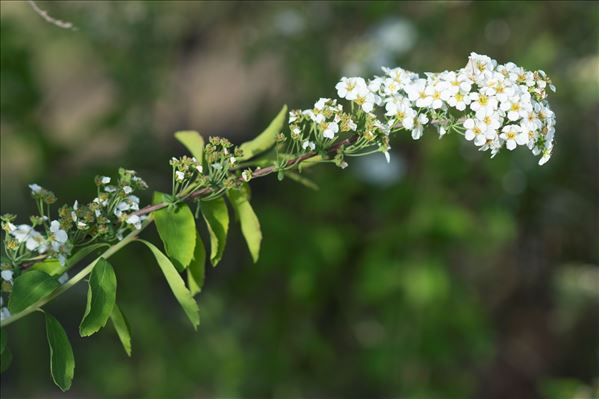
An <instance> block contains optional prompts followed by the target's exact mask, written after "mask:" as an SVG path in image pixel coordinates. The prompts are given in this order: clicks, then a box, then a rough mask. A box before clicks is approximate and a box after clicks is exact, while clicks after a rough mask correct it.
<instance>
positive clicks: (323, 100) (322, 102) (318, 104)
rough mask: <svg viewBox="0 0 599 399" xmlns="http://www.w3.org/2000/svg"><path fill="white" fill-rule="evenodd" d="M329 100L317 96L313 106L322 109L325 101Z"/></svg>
mask: <svg viewBox="0 0 599 399" xmlns="http://www.w3.org/2000/svg"><path fill="white" fill-rule="evenodd" d="M329 100H330V99H329V98H319V99H318V101H316V103H314V108H316V109H317V110H319V111H322V110H323V109H324V106H325V105H326V104H327V101H329Z"/></svg>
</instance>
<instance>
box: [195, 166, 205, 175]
mask: <svg viewBox="0 0 599 399" xmlns="http://www.w3.org/2000/svg"><path fill="white" fill-rule="evenodd" d="M196 170H197V171H198V172H199V173H202V172H203V171H204V168H202V165H196Z"/></svg>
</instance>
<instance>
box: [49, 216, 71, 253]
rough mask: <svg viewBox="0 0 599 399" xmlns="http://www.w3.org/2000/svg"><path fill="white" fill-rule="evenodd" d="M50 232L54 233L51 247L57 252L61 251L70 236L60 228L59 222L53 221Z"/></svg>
mask: <svg viewBox="0 0 599 399" xmlns="http://www.w3.org/2000/svg"><path fill="white" fill-rule="evenodd" d="M50 232H51V233H52V234H51V236H50V237H49V238H50V245H51V246H52V249H53V250H54V251H55V252H58V251H60V248H61V247H62V246H63V245H64V244H65V243H66V242H67V240H68V239H69V236H68V235H67V232H66V231H64V230H63V229H61V228H60V223H59V222H58V221H57V220H53V221H52V222H51V223H50Z"/></svg>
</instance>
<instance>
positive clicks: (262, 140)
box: [238, 105, 287, 161]
mask: <svg viewBox="0 0 599 399" xmlns="http://www.w3.org/2000/svg"><path fill="white" fill-rule="evenodd" d="M286 117H287V105H284V106H283V108H282V109H281V111H279V113H278V114H277V116H275V118H274V119H273V120H272V122H270V124H269V125H268V127H267V128H266V129H264V131H263V132H262V133H260V134H259V135H258V136H257V137H256V138H254V139H253V140H250V141H247V142H245V143H243V144H241V145H240V146H239V148H241V150H243V155H242V156H241V157H239V159H238V160H239V161H245V160H247V159H250V158H252V157H254V156H256V155H258V154H260V153H261V152H264V151H266V150H268V149H269V148H270V147H272V146H273V145H274V144H275V141H276V139H277V134H279V133H280V132H281V130H282V129H283V124H284V123H285V119H286Z"/></svg>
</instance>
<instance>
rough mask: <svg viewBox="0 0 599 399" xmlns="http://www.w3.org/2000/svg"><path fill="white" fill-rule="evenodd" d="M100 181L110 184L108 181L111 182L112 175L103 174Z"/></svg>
mask: <svg viewBox="0 0 599 399" xmlns="http://www.w3.org/2000/svg"><path fill="white" fill-rule="evenodd" d="M100 183H102V184H108V183H110V177H108V176H102V178H101V179H100Z"/></svg>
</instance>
